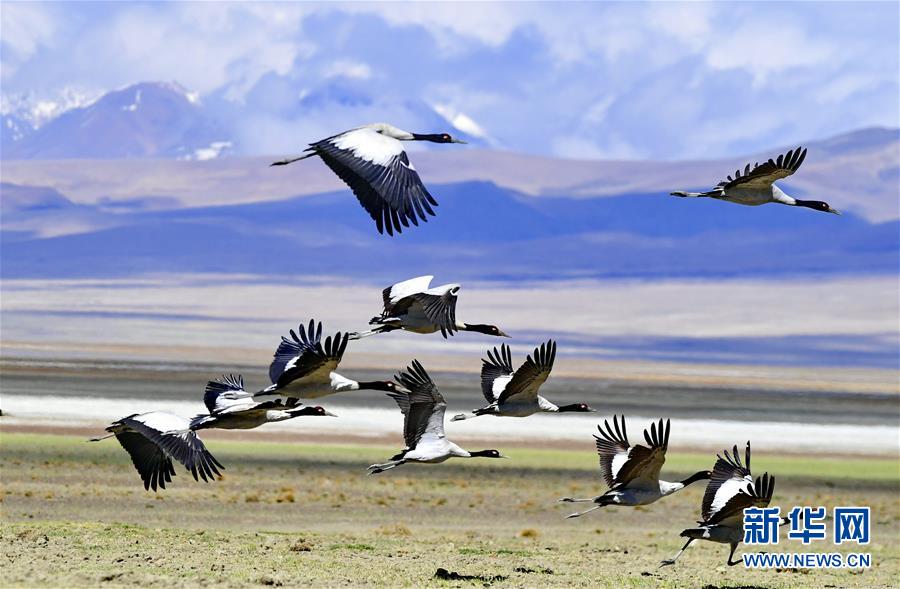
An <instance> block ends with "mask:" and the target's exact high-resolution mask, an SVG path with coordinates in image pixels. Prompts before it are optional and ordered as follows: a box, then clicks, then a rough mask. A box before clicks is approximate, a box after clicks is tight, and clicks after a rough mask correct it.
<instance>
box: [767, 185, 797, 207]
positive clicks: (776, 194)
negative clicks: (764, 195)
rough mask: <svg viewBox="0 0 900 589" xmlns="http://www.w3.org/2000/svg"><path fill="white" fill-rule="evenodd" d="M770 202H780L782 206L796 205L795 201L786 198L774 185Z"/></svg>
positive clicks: (790, 197) (788, 197) (789, 197)
mask: <svg viewBox="0 0 900 589" xmlns="http://www.w3.org/2000/svg"><path fill="white" fill-rule="evenodd" d="M772 200H774V201H775V202H780V203H781V204H783V205H790V206H794V205H796V204H797V199H795V198H794V197H793V196H788V195H787V194H785V193H784V191H783V190H781V189H780V188H778V187H777V186H775V185H774V184H773V185H772Z"/></svg>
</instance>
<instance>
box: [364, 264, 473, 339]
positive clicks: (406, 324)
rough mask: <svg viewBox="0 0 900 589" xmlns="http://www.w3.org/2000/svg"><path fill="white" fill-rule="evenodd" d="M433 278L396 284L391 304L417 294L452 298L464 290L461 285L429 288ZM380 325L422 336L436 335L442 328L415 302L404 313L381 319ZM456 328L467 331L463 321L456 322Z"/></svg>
mask: <svg viewBox="0 0 900 589" xmlns="http://www.w3.org/2000/svg"><path fill="white" fill-rule="evenodd" d="M432 278H433V277H432V276H420V277H418V278H413V279H411V280H406V281H404V282H401V283H398V284H395V285H394V286H393V287H392V288H391V299H390V301H391V304H392V305H396V304H397V303H399V302H400V301H402V300H403V299H405V298H407V297H411V296H413V295H417V294H424V295H431V296H436V297H442V296H444V295H447V294H448V293H449V294H451V295H452V296H456V294H457V293H458V292H459V291H460V289H461V288H462V285H460V284H442V285H440V286H435V287H432V288H428V286H429V285H430V284H431V279H432ZM380 323H381V324H382V325H391V326H394V327H397V328H399V329H403V330H404V331H410V332H412V333H420V334H429V333H435V332H437V331H440V329H441V328H440V326H438V325H435V323H434V322H433V321H432V320H431V319H429V318H428V317H427V316H426V315H425V307H424V306H423V305H422V303H421V302H419V301H413V302H412V303H411V304H410V305H409V307H408V308H407V309H406V311H404V312H403V313H400V314H397V315H395V316H391V317H384V318H382V319H380ZM455 327H456V329H457V330H465V328H466V324H465V323H463V322H462V321H456V322H455Z"/></svg>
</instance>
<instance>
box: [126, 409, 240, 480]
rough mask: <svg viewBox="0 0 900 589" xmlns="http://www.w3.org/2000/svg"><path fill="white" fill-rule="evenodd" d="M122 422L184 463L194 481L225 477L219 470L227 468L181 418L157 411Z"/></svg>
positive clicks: (131, 417)
mask: <svg viewBox="0 0 900 589" xmlns="http://www.w3.org/2000/svg"><path fill="white" fill-rule="evenodd" d="M118 423H120V424H122V425H124V426H126V427H127V428H129V429H131V430H133V431H135V432H137V433H138V434H140V435H142V436H144V437H145V438H146V439H147V440H149V441H150V442H152V443H153V444H155V445H156V446H157V447H158V448H159V449H160V450H162V451H163V452H164V453H165V455H166V456H168V457H169V458H172V459H175V460H177V461H178V462H180V463H181V464H183V465H184V467H185V468H187V469H188V470H190V471H191V474H192V475H193V476H194V480H200V479H201V478H202V479H203V480H204V481H209V480H211V479H214V478H215V477H214V476H213V475H221V473H220V472H219V470H218V469H217V468H216V467H218V468H222V469H224V468H225V467H224V466H222V465H221V464H220V463H219V461H218V460H216V459H215V457H214V456H213V455H212V454H210V453H209V451H208V450H207V449H206V446H204V445H203V442H202V441H201V440H200V438H199V437H197V434H196V432H193V431H191V430H189V429H188V428H189V427H190V422H189V421H188V420H186V419H183V418H181V417H178V416H177V415H172V414H170V413H164V412H162V411H153V412H150V413H144V414H142V415H132V416H130V417H126V418H124V419H120V420H119V422H118ZM120 443H121V440H120ZM126 450H127V448H126ZM138 471H139V472H140V468H139V469H138ZM142 476H143V475H142Z"/></svg>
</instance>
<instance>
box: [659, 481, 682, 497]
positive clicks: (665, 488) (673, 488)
mask: <svg viewBox="0 0 900 589" xmlns="http://www.w3.org/2000/svg"><path fill="white" fill-rule="evenodd" d="M683 488H684V483H670V482H669V481H659V494H660V495H662V496H663V497H665V496H666V495H671V494H672V493H675V492H677V491H680V490H682V489H683Z"/></svg>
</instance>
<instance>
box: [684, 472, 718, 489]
mask: <svg viewBox="0 0 900 589" xmlns="http://www.w3.org/2000/svg"><path fill="white" fill-rule="evenodd" d="M710 478H712V472H711V471H708V470H701V471H700V472H695V473H694V474H692V475H691V476H689V477H688V478H686V479H684V480H683V481H681V484H682V485H684V486H685V487H687V486H688V485H690V484H691V483H696V482H697V481H705V480H708V479H710Z"/></svg>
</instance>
